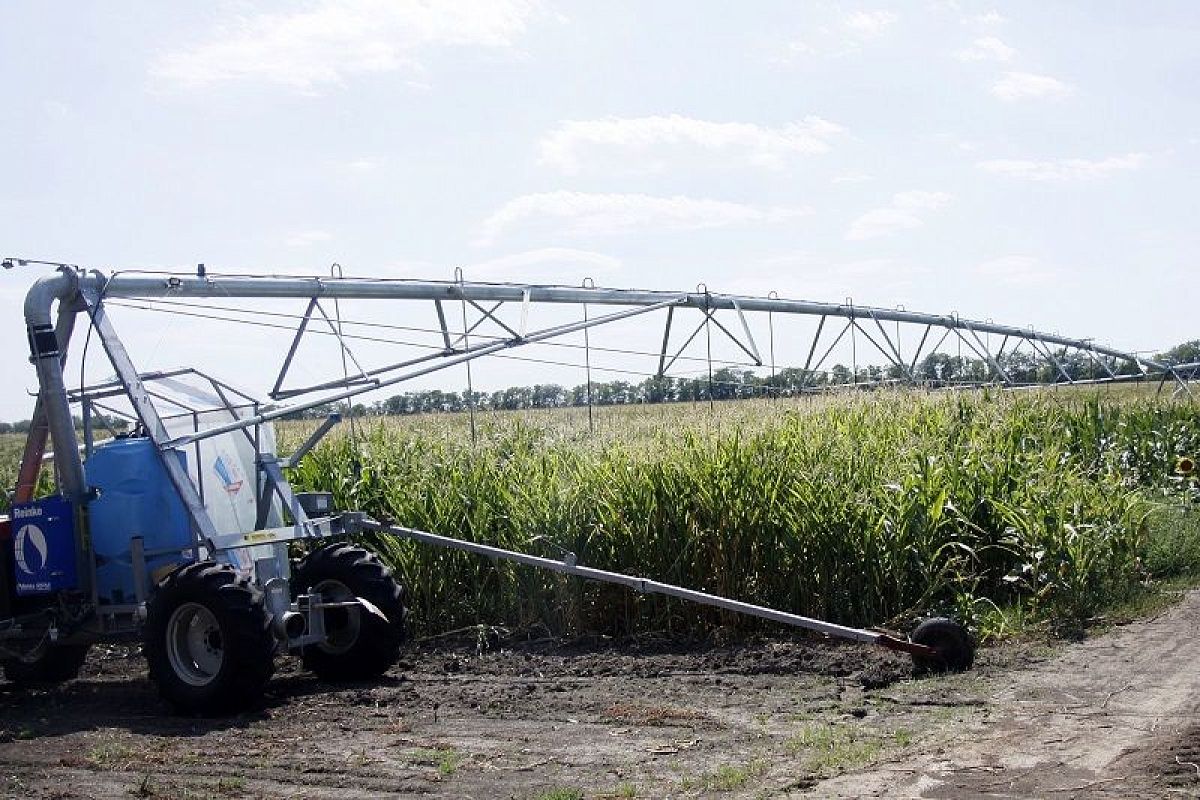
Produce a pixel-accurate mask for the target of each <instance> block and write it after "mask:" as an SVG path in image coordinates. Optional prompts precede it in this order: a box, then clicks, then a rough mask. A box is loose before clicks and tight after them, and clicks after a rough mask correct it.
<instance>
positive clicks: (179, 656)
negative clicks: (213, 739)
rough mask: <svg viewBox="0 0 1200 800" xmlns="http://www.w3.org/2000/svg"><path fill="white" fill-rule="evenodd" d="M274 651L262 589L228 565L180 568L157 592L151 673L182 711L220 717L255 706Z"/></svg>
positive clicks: (149, 637)
mask: <svg viewBox="0 0 1200 800" xmlns="http://www.w3.org/2000/svg"><path fill="white" fill-rule="evenodd" d="M274 652H275V639H274V637H273V636H272V635H271V630H270V620H269V617H268V615H267V612H266V610H265V609H264V608H263V601H262V594H261V592H259V591H258V590H257V589H255V588H254V587H253V586H252V585H251V584H250V583H249V582H248V581H246V580H244V579H242V578H239V577H238V576H237V573H236V572H234V570H233V568H232V567H230V566H228V565H227V564H217V563H215V562H213V561H201V562H198V563H195V564H188V565H187V566H184V567H181V568H180V569H177V570H175V571H174V572H172V573H171V574H170V575H168V576H167V577H166V578H165V579H164V580H163V582H162V583H161V584H160V585H159V586H158V589H157V590H156V591H155V592H154V595H153V596H152V597H151V599H150V604H149V608H148V610H147V614H146V628H145V653H146V661H147V664H148V665H149V670H150V680H152V681H154V683H155V684H156V685H157V686H158V691H159V694H161V695H162V697H163V699H164V700H166V701H167V702H168V703H170V704H171V705H172V706H173V707H174V708H175V710H176V711H179V712H181V713H184V714H200V715H203V716H220V715H225V714H231V713H237V712H239V711H243V710H245V709H248V708H253V707H254V706H256V705H257V704H258V703H259V702H260V700H261V698H262V691H263V687H264V686H265V685H266V683H267V681H268V680H269V679H270V677H271V673H272V672H274V670H275V662H274Z"/></svg>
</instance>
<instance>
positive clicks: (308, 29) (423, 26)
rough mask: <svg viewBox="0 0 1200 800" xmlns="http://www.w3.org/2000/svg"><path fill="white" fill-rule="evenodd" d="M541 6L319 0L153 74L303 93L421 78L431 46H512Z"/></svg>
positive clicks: (498, 1)
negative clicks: (367, 79) (401, 73)
mask: <svg viewBox="0 0 1200 800" xmlns="http://www.w3.org/2000/svg"><path fill="white" fill-rule="evenodd" d="M535 8H536V3H535V0H455V2H445V3H427V2H418V1H417V0H321V2H318V3H316V4H315V5H312V6H310V7H309V8H307V9H306V10H303V11H290V12H284V13H276V14H270V13H261V14H254V15H252V16H242V17H238V18H236V19H235V20H233V21H232V22H231V23H229V24H227V25H226V26H224V27H223V29H222V30H220V31H219V32H218V34H217V35H215V36H213V37H212V38H210V39H208V40H207V41H204V42H201V43H199V44H196V45H193V46H191V47H185V48H183V49H180V50H176V51H173V52H166V53H162V54H161V55H160V56H159V58H158V59H157V60H156V61H155V63H154V64H153V65H152V67H151V72H152V74H153V75H154V76H155V77H157V78H160V79H162V80H165V81H167V82H169V83H174V84H181V85H184V86H205V85H209V84H214V83H219V82H222V81H229V80H239V79H252V80H262V81H267V82H270V83H279V84H284V85H287V86H292V87H295V88H298V89H302V90H312V89H314V88H315V87H318V86H323V85H329V84H338V83H341V82H342V81H344V80H345V79H346V78H347V77H349V76H352V75H359V74H366V73H378V72H395V71H397V70H407V71H409V72H417V73H419V72H420V69H421V62H420V55H421V53H422V51H424V50H426V49H428V48H431V47H438V46H468V47H470V46H473V47H490V48H506V47H511V46H512V45H513V44H514V43H515V42H516V40H517V39H518V37H519V36H520V35H521V34H522V33H524V31H525V29H526V27H527V25H528V22H529V20H530V18H531V16H532V15H533V13H534V11H535Z"/></svg>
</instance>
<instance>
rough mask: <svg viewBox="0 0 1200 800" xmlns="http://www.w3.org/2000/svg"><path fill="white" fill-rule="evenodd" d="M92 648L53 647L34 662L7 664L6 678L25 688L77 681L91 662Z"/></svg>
mask: <svg viewBox="0 0 1200 800" xmlns="http://www.w3.org/2000/svg"><path fill="white" fill-rule="evenodd" d="M89 649H91V645H87V644H62V645H53V644H52V645H49V646H48V647H46V648H45V649H44V650H42V652H41V653H39V654H38V655H37V656H35V657H34V658H31V659H28V660H26V659H22V658H14V659H9V660H7V661H5V662H4V677H6V678H8V679H9V680H10V681H12V682H13V683H19V684H21V685H23V686H54V685H56V684H59V683H65V682H66V681H69V680H73V679H75V678H76V677H78V676H79V670H80V668H82V667H83V662H84V661H85V660H86V659H87V654H88V650H89Z"/></svg>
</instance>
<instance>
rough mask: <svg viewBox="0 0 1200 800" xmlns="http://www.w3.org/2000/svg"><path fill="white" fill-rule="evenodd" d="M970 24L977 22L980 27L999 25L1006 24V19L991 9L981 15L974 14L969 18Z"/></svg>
mask: <svg viewBox="0 0 1200 800" xmlns="http://www.w3.org/2000/svg"><path fill="white" fill-rule="evenodd" d="M971 21H972V22H977V23H979V24H980V25H999V24H1000V23H1002V22H1007V21H1008V18H1007V17H1005V16H1003V15H1002V14H1001V13H1000V12H999V11H996V10H995V9H992V10H991V11H986V12H984V13H983V14H976V15H975V16H973V17H971Z"/></svg>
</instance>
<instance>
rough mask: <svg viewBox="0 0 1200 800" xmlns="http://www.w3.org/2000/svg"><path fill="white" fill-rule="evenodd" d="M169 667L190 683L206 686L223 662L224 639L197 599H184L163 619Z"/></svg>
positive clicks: (214, 621) (218, 626)
mask: <svg viewBox="0 0 1200 800" xmlns="http://www.w3.org/2000/svg"><path fill="white" fill-rule="evenodd" d="M167 657H168V659H169V660H170V662H171V669H172V670H174V672H175V674H176V675H178V676H179V678H180V679H181V680H183V681H184V682H185V683H187V684H189V685H191V686H206V685H208V684H209V683H211V682H212V681H213V679H214V678H216V677H217V673H218V672H220V671H221V665H222V664H224V663H225V640H224V637H223V636H222V635H221V626H220V624H219V623H218V622H217V617H216V615H214V614H213V613H212V611H210V610H208V608H207V607H205V606H202V605H200V604H199V603H184V604H183V605H181V606H180V607H179V608H177V609H175V611H174V612H173V613H172V614H171V618H170V619H169V620H168V621H167Z"/></svg>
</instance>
